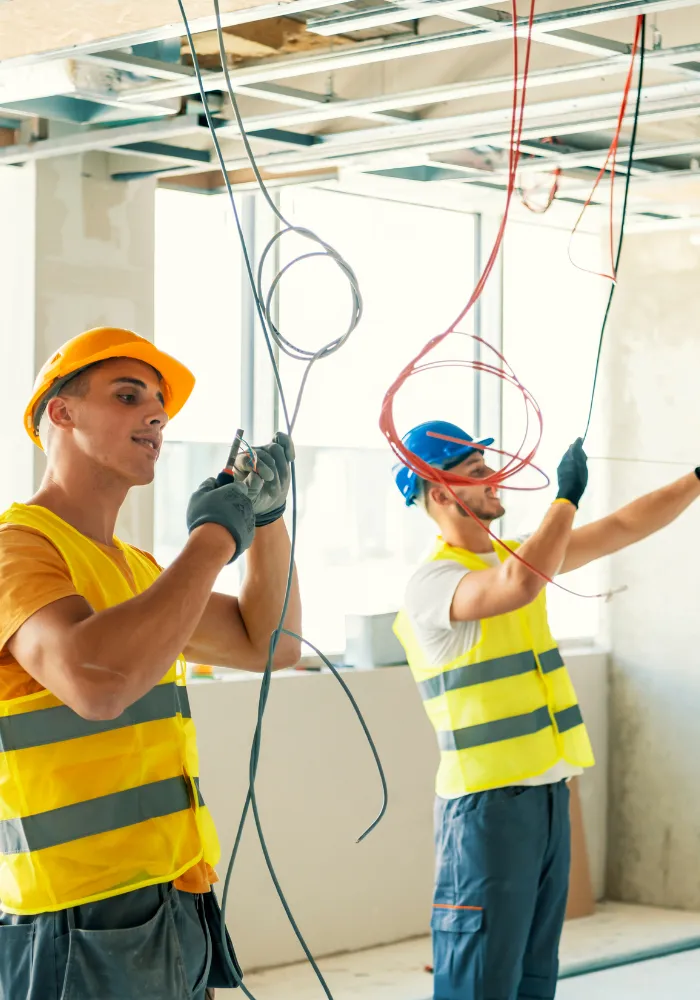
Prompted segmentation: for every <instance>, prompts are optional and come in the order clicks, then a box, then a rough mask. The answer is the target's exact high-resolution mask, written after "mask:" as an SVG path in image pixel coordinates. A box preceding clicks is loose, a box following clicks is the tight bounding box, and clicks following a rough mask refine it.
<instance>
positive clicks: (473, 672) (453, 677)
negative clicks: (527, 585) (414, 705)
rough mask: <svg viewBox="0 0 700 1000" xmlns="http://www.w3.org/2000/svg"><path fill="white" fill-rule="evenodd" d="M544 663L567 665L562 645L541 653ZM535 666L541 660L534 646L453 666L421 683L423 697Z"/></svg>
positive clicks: (545, 666) (550, 667)
mask: <svg viewBox="0 0 700 1000" xmlns="http://www.w3.org/2000/svg"><path fill="white" fill-rule="evenodd" d="M539 660H540V665H541V667H542V670H543V672H544V673H549V672H550V671H552V670H558V669H559V667H563V666H564V661H563V660H562V658H561V653H560V652H559V650H558V649H550V650H547V652H546V653H540V656H539ZM531 670H537V660H536V659H535V654H534V653H533V652H532V650H531V649H528V650H527V651H526V652H524V653H511V655H510V656H497V657H496V658H495V659H493V660H486V661H484V662H483V663H472V664H469V666H467V667H456V668H454V669H453V670H448V671H445V672H444V673H442V674H438V675H437V677H431V678H430V680H428V681H421V682H420V683H419V684H418V690H419V691H420V694H421V698H422V699H423V701H428V700H429V699H430V698H437V697H438V696H439V695H441V694H444V693H445V691H458V690H459V689H460V688H465V687H472V686H474V685H476V684H485V683H486V682H487V681H497V680H502V679H503V678H504V677H517V675H518V674H527V673H529V672H530V671H531Z"/></svg>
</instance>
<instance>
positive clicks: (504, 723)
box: [437, 705, 552, 750]
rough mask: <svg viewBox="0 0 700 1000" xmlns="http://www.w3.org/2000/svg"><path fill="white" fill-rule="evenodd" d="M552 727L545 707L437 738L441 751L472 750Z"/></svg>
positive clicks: (441, 734)
mask: <svg viewBox="0 0 700 1000" xmlns="http://www.w3.org/2000/svg"><path fill="white" fill-rule="evenodd" d="M551 725H552V720H551V718H550V715H549V710H548V709H547V706H546V705H545V706H544V707H543V708H538V709H536V710H535V711H534V712H528V713H527V715H514V716H511V718H509V719H498V720H497V721H496V722H483V723H480V724H479V725H477V726H467V727H466V729H457V730H455V731H454V732H442V733H438V734H437V737H438V744H439V746H440V749H441V750H471V749H472V748H473V747H481V746H484V745H485V744H486V743H500V742H501V740H512V739H515V737H516V736H530V735H532V733H539V732H540V730H542V729H549V727H550V726H551Z"/></svg>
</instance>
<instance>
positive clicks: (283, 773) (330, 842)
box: [190, 652, 607, 970]
mask: <svg viewBox="0 0 700 1000" xmlns="http://www.w3.org/2000/svg"><path fill="white" fill-rule="evenodd" d="M567 661H568V662H569V665H570V668H571V671H572V676H573V677H574V682H575V684H576V685H577V688H578V690H579V697H580V701H581V705H582V709H583V711H584V714H585V715H586V718H587V721H588V723H589V727H590V730H591V735H592V738H593V742H594V747H595V751H596V754H597V755H598V758H599V770H598V772H597V774H596V773H594V772H590V773H588V774H586V775H585V777H584V779H582V782H581V799H582V804H583V811H584V821H585V824H586V835H587V839H588V843H589V855H590V860H591V868H592V872H593V879H594V882H595V883H596V888H597V889H598V893H599V895H600V894H602V884H603V877H604V870H605V853H604V852H605V808H606V807H605V795H606V786H607V778H606V774H605V759H606V748H605V736H606V730H607V726H606V714H605V703H606V690H607V667H606V658H605V656H603V655H601V654H600V653H595V652H588V653H585V654H580V655H568V656H567ZM343 678H344V680H345V681H346V683H347V684H348V686H349V687H350V689H351V691H352V693H353V695H354V696H355V697H356V699H357V701H358V703H359V705H360V708H361V709H362V711H363V713H364V715H365V718H366V721H367V724H368V726H369V728H370V731H371V733H372V735H373V737H374V739H375V742H376V744H377V748H378V750H379V754H380V756H381V759H382V762H383V764H384V767H385V771H386V776H387V781H388V785H389V809H388V812H387V815H386V817H385V819H384V820H383V822H382V823H381V824H380V826H379V827H378V829H377V830H376V831H375V832H374V833H373V834H371V835H370V837H369V838H368V839H367V840H366V841H364V842H363V843H362V844H359V845H358V844H356V843H355V840H356V838H357V837H358V836H359V835H360V834H361V833H362V832H363V830H364V829H365V827H366V826H368V825H369V823H370V822H371V821H372V819H373V818H374V816H375V815H376V813H377V810H378V808H379V804H380V786H379V781H378V778H377V776H376V771H375V768H374V763H373V760H372V757H371V754H370V751H369V748H368V747H367V745H366V743H365V740H364V736H363V734H362V732H361V730H360V727H359V724H358V723H357V721H356V718H355V716H354V713H353V711H352V708H351V706H350V704H349V703H348V701H347V700H346V698H345V696H344V694H343V692H342V691H341V689H340V687H339V685H338V684H337V682H336V681H335V680H334V678H333V677H332V676H331V675H330V674H325V673H324V674H292V675H280V676H278V677H276V678H274V680H273V684H272V690H271V695H270V700H269V705H268V710H267V713H266V716H265V726H264V737H263V754H262V759H261V764H260V777H259V786H258V790H259V796H260V811H261V815H262V820H263V828H264V831H265V833H266V836H267V839H268V843H269V847H270V851H271V854H272V858H273V861H274V864H275V867H276V868H277V871H278V874H279V877H280V881H281V883H282V887H283V889H284V890H285V892H286V894H287V898H288V900H289V903H290V905H291V909H292V912H293V913H294V915H295V917H296V918H297V920H298V923H299V926H300V927H301V929H302V932H303V933H304V935H305V936H306V938H307V941H308V944H309V945H310V947H311V950H312V952H313V953H314V954H316V955H324V954H332V953H334V952H339V951H348V950H349V951H352V950H356V949H360V948H364V947H369V946H373V945H378V944H384V943H389V942H392V941H399V940H402V939H405V938H409V937H413V936H417V935H422V934H427V933H429V918H430V905H431V897H432V883H433V832H432V803H433V789H434V780H435V772H436V770H437V764H438V752H437V748H436V743H435V736H434V733H433V730H432V727H431V726H430V723H429V722H428V719H427V717H426V715H425V713H424V711H423V707H422V704H421V702H420V699H419V697H418V693H417V691H416V688H415V684H414V682H413V679H412V678H411V675H410V672H409V671H408V669H407V668H405V667H391V668H384V669H381V670H375V671H368V672H356V673H354V672H352V671H349V672H344V674H343ZM259 688H260V684H259V681H258V680H257V679H255V678H243V679H236V680H230V681H208V682H204V681H203V682H199V683H194V684H192V685H191V686H190V700H191V702H192V711H193V715H194V717H195V719H196V720H197V722H198V734H199V745H200V757H201V773H202V788H203V792H204V796H205V798H206V801H207V804H208V805H209V807H210V809H211V810H212V813H213V815H214V818H215V820H216V823H217V827H218V829H219V834H220V837H221V841H222V847H223V853H224V860H223V861H222V864H221V865H220V866H219V873H220V875H221V877H222V880H223V876H224V873H225V865H226V862H227V860H228V857H229V854H230V851H231V846H232V844H233V839H234V834H235V829H236V826H237V822H238V818H239V816H240V812H241V809H242V807H243V803H244V800H245V793H246V788H247V766H248V755H249V748H250V741H251V737H252V732H253V727H254V723H255V713H256V706H257V696H258V692H259ZM229 927H230V929H231V933H232V937H233V940H234V942H235V945H236V948H237V951H238V952H239V957H240V959H241V961H242V963H243V964H244V966H245V968H246V969H248V970H250V969H252V968H255V967H264V966H273V965H280V964H285V963H288V962H293V961H298V960H300V959H301V958H302V957H303V956H302V955H301V952H300V949H299V946H298V945H297V943H296V941H295V939H294V937H293V934H292V931H291V930H290V929H289V926H288V924H287V921H286V918H285V916H284V913H283V912H282V910H281V907H280V904H279V902H278V901H277V898H276V896H275V894H274V890H273V888H272V886H271V884H270V881H269V878H268V875H267V871H266V869H265V867H264V863H263V861H262V858H261V854H260V848H259V846H258V845H257V843H256V839H255V836H254V833H253V832H251V829H250V828H249V830H248V833H247V835H246V837H245V839H244V842H243V847H242V850H241V854H240V858H239V860H238V862H237V864H236V867H235V870H234V878H233V882H232V889H231V903H230V908H229Z"/></svg>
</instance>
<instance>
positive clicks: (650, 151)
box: [519, 139, 700, 174]
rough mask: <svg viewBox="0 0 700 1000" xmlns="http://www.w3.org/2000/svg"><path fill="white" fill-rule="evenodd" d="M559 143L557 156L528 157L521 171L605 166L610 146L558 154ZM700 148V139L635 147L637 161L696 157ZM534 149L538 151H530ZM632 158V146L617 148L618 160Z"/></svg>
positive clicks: (554, 149) (642, 144) (554, 147)
mask: <svg viewBox="0 0 700 1000" xmlns="http://www.w3.org/2000/svg"><path fill="white" fill-rule="evenodd" d="M556 149H557V147H556V146H549V150H552V151H553V155H552V156H549V155H547V156H546V157H544V156H543V157H542V158H541V160H540V161H539V162H538V161H536V160H525V161H524V162H522V163H521V164H520V168H519V171H520V173H522V174H529V173H540V172H542V171H543V170H544V171H546V170H550V169H554V168H555V167H561V168H562V169H564V170H570V169H572V168H575V167H601V166H602V165H603V163H604V162H605V159H606V156H607V153H608V150H607V149H582V150H580V151H579V152H575V153H561V154H557V152H556ZM698 151H700V139H694V140H691V141H686V142H646V143H639V142H638V143H637V145H636V146H635V149H634V157H635V160H636V159H639V160H653V159H656V158H657V157H666V156H693V155H694V154H696V153H697V152H698ZM528 152H534V151H528ZM628 157H629V148H628V147H627V146H620V147H619V149H618V151H617V162H618V163H626V162H627V159H628Z"/></svg>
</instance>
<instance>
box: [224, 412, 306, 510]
mask: <svg viewBox="0 0 700 1000" xmlns="http://www.w3.org/2000/svg"><path fill="white" fill-rule="evenodd" d="M253 450H254V452H255V454H256V456H257V461H256V462H254V461H253V459H252V457H251V456H250V455H249V454H242V455H239V456H238V458H237V459H236V469H235V475H236V481H237V482H238V481H243V482H249V480H250V477H251V475H255V473H257V476H256V478H259V479H261V480H262V488H261V489H260V491H259V492H258V494H257V496H256V497H255V498H254V499H253V511H254V513H255V526H256V527H258V528H261V527H263V526H264V525H266V524H272V522H273V521H276V520H277V519H278V518H280V517H282V515H283V514H284V511H285V507H286V506H287V493H288V492H289V484H290V482H291V478H292V470H291V463H292V462H293V461H294V445H293V443H292V439H291V438H290V436H289V435H288V434H284V433H282V431H278V432H277V434H275V437H274V440H273V441H271V442H270V444H268V445H265V447H264V448H254V449H253ZM253 468H255V473H253V472H252V470H253ZM246 477H247V478H246Z"/></svg>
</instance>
